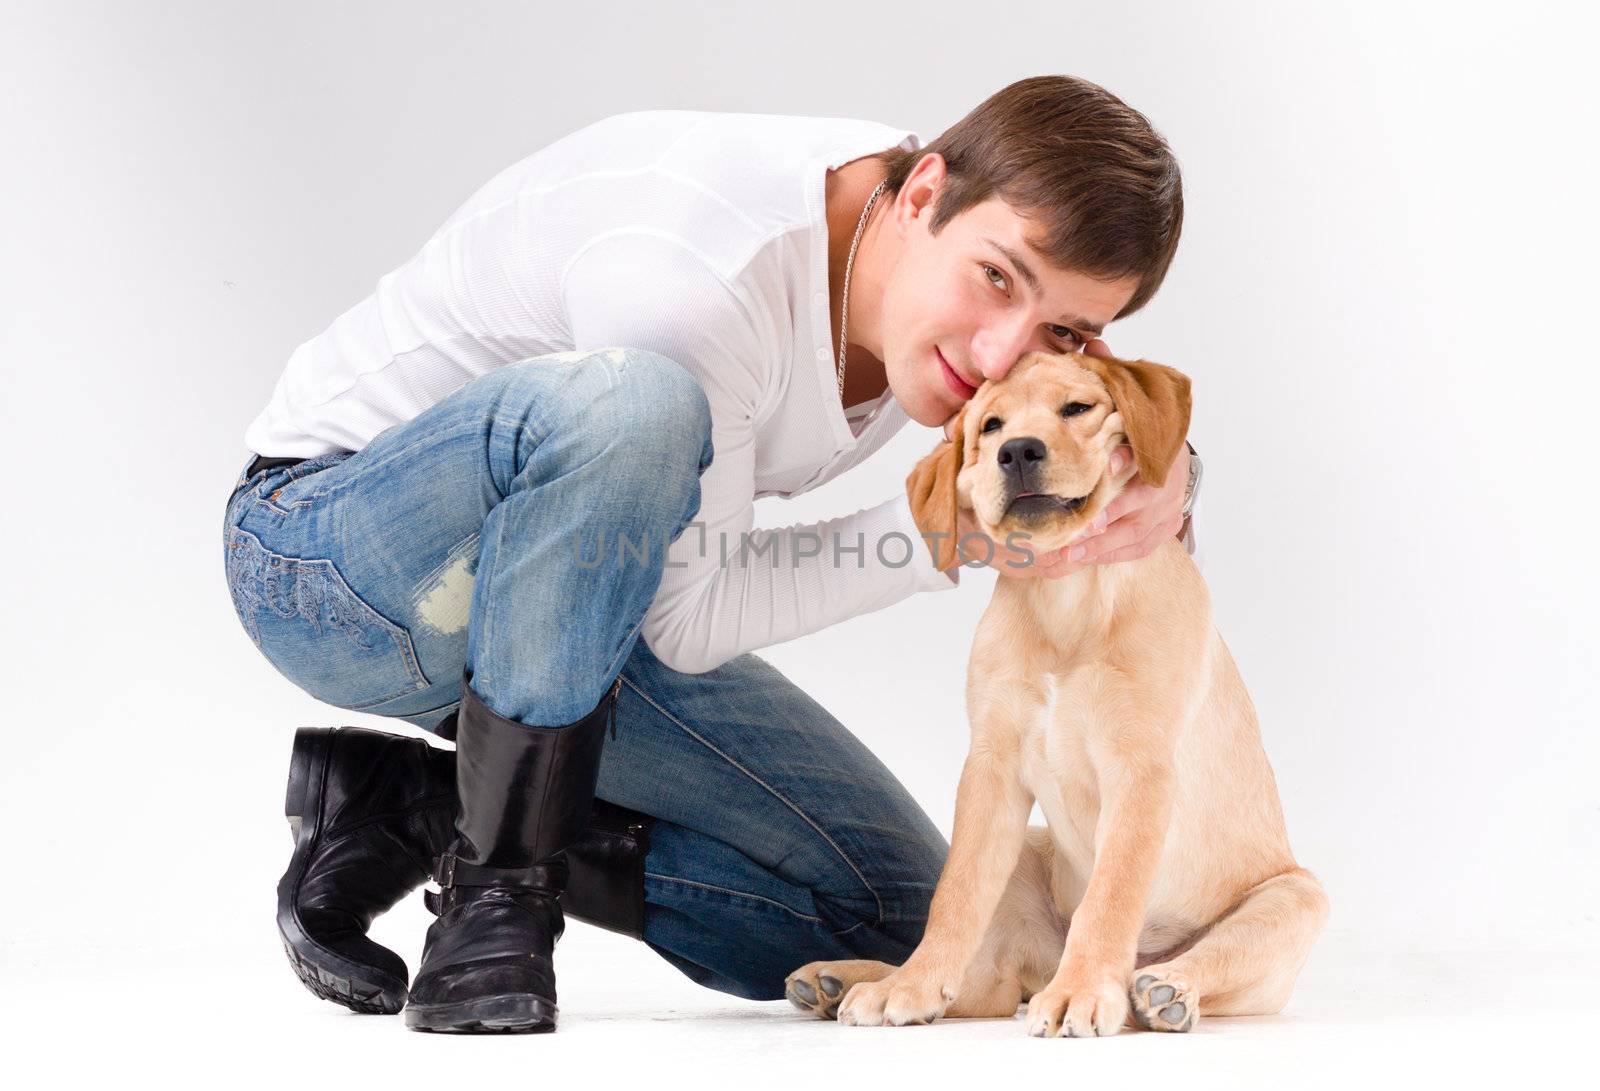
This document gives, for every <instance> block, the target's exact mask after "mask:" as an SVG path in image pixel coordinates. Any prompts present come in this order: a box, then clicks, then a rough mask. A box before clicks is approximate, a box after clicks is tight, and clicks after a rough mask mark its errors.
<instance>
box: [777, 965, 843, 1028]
mask: <svg viewBox="0 0 1600 1091" xmlns="http://www.w3.org/2000/svg"><path fill="white" fill-rule="evenodd" d="M832 969H833V964H832V963H830V962H808V963H807V964H806V965H804V966H802V967H800V968H799V969H798V970H796V971H795V972H794V973H792V974H790V975H789V976H788V978H787V979H786V980H785V981H784V984H783V995H784V996H786V997H788V998H789V1003H791V1004H793V1005H794V1006H795V1007H797V1008H799V1009H800V1010H801V1011H807V1012H810V1013H811V1014H812V1015H815V1016H816V1017H817V1018H818V1019H832V1018H834V1017H835V1016H836V1015H838V1014H839V1002H840V1001H841V1000H843V999H844V994H845V978H844V977H843V976H841V974H839V973H830V972H829V971H830V970H832Z"/></svg>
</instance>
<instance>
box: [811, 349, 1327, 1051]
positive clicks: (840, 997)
mask: <svg viewBox="0 0 1600 1091" xmlns="http://www.w3.org/2000/svg"><path fill="white" fill-rule="evenodd" d="M1188 427H1189V380H1188V379H1187V378H1186V377H1185V376H1184V375H1182V374H1181V373H1179V372H1177V371H1174V370H1173V369H1171V368H1168V367H1163V366H1162V365H1160V364H1153V363H1148V362H1145V361H1136V362H1128V361H1121V360H1104V359H1097V358H1094V357H1088V356H1058V355H1050V354H1046V353H1038V352H1035V353H1030V354H1028V355H1027V356H1025V357H1023V358H1022V359H1021V360H1020V361H1018V363H1017V365H1016V367H1014V368H1013V369H1012V370H1011V372H1010V373H1009V374H1008V375H1007V376H1006V378H1005V379H1004V380H1002V381H1000V382H994V383H986V384H984V387H983V389H981V390H980V391H979V392H978V393H977V394H976V395H975V396H974V397H973V398H972V400H971V401H970V402H969V403H968V404H967V408H966V410H965V411H964V412H963V413H962V415H961V417H960V418H959V420H958V422H957V426H956V428H955V430H954V435H953V436H952V438H951V439H950V440H947V441H945V442H944V443H941V444H940V445H939V446H938V447H937V448H935V449H934V451H933V452H932V453H931V454H929V455H928V456H927V457H926V458H924V459H923V460H922V461H921V462H920V463H919V464H918V465H917V467H916V469H915V470H913V471H912V473H911V475H910V477H908V478H907V488H908V490H909V493H910V496H911V502H912V510H913V512H914V513H915V515H916V520H917V523H918V525H919V526H920V527H921V528H922V529H923V530H924V532H928V533H931V532H933V531H935V530H939V531H942V532H945V533H946V534H947V536H946V537H945V538H944V539H943V540H942V541H941V542H940V550H939V554H938V564H939V567H941V568H947V567H949V566H950V565H951V564H954V563H956V562H957V561H958V560H960V559H961V558H960V557H959V556H958V555H957V554H956V552H955V549H954V546H953V539H954V532H955V528H956V510H957V507H958V506H960V507H966V508H970V509H971V510H972V512H973V513H974V515H975V518H976V521H977V523H978V524H979V526H981V527H982V529H983V531H984V532H985V533H986V534H988V535H989V536H990V537H991V538H994V539H996V540H997V541H1004V540H1005V538H1006V535H1007V534H1009V533H1012V532H1014V531H1021V532H1026V533H1027V535H1028V536H1029V539H1028V540H1029V544H1030V546H1031V548H1033V549H1034V550H1035V551H1036V552H1039V553H1043V552H1045V551H1048V550H1052V549H1058V548H1060V547H1061V546H1062V545H1064V544H1066V543H1067V542H1070V541H1071V540H1072V539H1074V538H1075V537H1077V536H1079V535H1080V534H1082V533H1083V531H1084V529H1085V528H1086V527H1087V526H1088V524H1089V523H1090V521H1091V520H1093V519H1094V517H1095V515H1096V514H1097V513H1099V512H1100V511H1101V510H1102V509H1104V508H1105V506H1106V505H1107V504H1109V503H1110V502H1111V500H1112V499H1113V498H1114V497H1115V496H1116V495H1117V493H1118V492H1119V491H1120V490H1121V489H1122V487H1123V486H1124V485H1125V484H1126V483H1127V481H1128V480H1130V479H1131V477H1132V476H1133V475H1134V474H1135V473H1137V474H1138V476H1139V477H1140V478H1142V479H1143V480H1145V481H1146V482H1149V483H1151V484H1154V485H1160V484H1161V482H1162V481H1163V480H1164V479H1165V477H1166V474H1167V471H1168V469H1169V467H1170V466H1171V465H1172V462H1173V460H1174V459H1175V458H1176V456H1177V453H1178V449H1179V447H1180V446H1181V445H1182V443H1183V439H1184V436H1185V434H1186V433H1187V432H1188ZM1124 438H1126V439H1127V441H1128V443H1129V445H1130V446H1131V447H1132V449H1133V455H1134V465H1133V466H1132V467H1130V468H1129V469H1127V470H1125V471H1124V472H1123V473H1122V474H1121V475H1120V476H1119V477H1118V478H1115V479H1113V478H1112V477H1111V476H1110V474H1109V473H1108V465H1109V461H1110V457H1111V453H1112V451H1113V450H1114V449H1115V448H1116V447H1117V445H1118V444H1119V443H1120V442H1121V441H1122V440H1123V439H1124ZM969 556H970V554H969ZM997 572H998V573H999V575H1000V578H999V579H998V580H997V581H996V584H995V590H994V596H993V598H992V599H991V601H990V603H989V607H988V609H987V610H986V611H985V613H984V615H983V620H982V621H981V623H980V624H979V626H978V631H977V635H976V638H975V640H974V642H973V646H972V654H971V657H970V659H969V661H968V668H967V716H968V718H969V720H970V722H971V726H972V746H971V751H970V753H969V754H968V756H967V760H966V765H965V767H964V768H963V769H962V772H961V782H960V786H959V788H958V790H957V795H956V817H955V830H954V836H953V837H952V839H951V845H950V856H949V859H948V860H947V861H946V863H945V867H944V871H943V873H942V874H941V875H940V877H939V885H938V888H937V890H936V891H935V893H934V897H933V904H932V908H931V910H930V913H929V920H928V927H927V931H926V933H925V934H924V936H923V939H922V943H921V944H920V945H919V946H918V947H917V949H916V951H914V952H913V953H912V955H911V957H910V959H909V960H908V961H907V962H906V964H905V965H904V966H901V967H898V968H896V967H893V966H889V965H886V964H884V963H881V962H867V961H849V962H814V963H811V964H809V965H806V966H802V967H801V968H800V969H798V970H796V971H795V972H794V973H793V974H791V975H790V977H789V983H788V984H789V988H788V993H789V998H790V999H791V1000H792V1001H793V1002H794V1003H796V1004H798V1005H799V1006H801V1007H803V1008H806V1009H808V1010H811V1011H814V1012H816V1013H817V1014H819V1015H822V1016H824V1017H831V1016H833V1015H835V1014H836V1015H837V1017H838V1019H839V1021H840V1022H843V1023H847V1024H854V1025H859V1026H876V1025H880V1024H884V1023H889V1024H894V1025H904V1024H908V1023H926V1022H929V1021H931V1020H933V1019H935V1018H938V1017H939V1016H942V1015H943V1016H991V1017H992V1016H1004V1017H1007V1018H1009V1017H1011V1016H1012V1015H1014V1014H1016V1010H1017V1006H1018V1004H1019V1003H1020V1002H1021V1001H1023V1000H1028V1011H1027V1029H1028V1033H1029V1034H1032V1035H1035V1036H1039V1037H1050V1036H1055V1035H1064V1036H1067V1037H1087V1036H1089V1035H1106V1034H1115V1033H1116V1032H1117V1031H1118V1030H1119V1029H1120V1028H1121V1027H1122V1026H1123V1024H1124V1022H1125V1021H1126V1020H1128V1019H1129V1018H1130V1016H1131V1018H1132V1019H1133V1020H1134V1021H1135V1022H1137V1024H1138V1025H1139V1026H1142V1027H1145V1028H1147V1029H1150V1030H1167V1031H1187V1030H1190V1029H1192V1028H1193V1027H1194V1025H1195V1022H1196V1020H1197V1019H1198V1018H1199V1016H1200V1011H1201V1009H1202V1008H1204V1009H1205V1011H1206V1012H1207V1013H1208V1014H1211V1015H1255V1014H1266V1013H1271V1012H1276V1011H1278V1010H1279V1009H1281V1008H1282V1007H1283V1005H1284V1003H1285V1002H1286V1001H1287V1000H1288V998H1289V993H1290V991H1291V989H1292V988H1293V987H1294V982H1295V978H1296V977H1297V976H1298V974H1299V972H1300V968H1301V966H1302V965H1304V963H1305V960H1306V956H1307V954H1308V953H1309V951H1310V949H1311V945H1312V943H1313V942H1314V941H1315V940H1316V938H1317V936H1318V935H1319V934H1320V933H1321V931H1322V926H1323V922H1324V920H1325V919H1326V916H1327V900H1326V897H1325V896H1324V894H1323V892H1322V887H1321V886H1320V885H1319V884H1318V882H1317V880H1316V878H1315V876H1313V875H1312V874H1311V873H1310V872H1308V871H1306V870H1304V869H1303V868H1300V867H1297V866H1296V864H1295V860H1294V856H1293V854H1292V853H1291V852H1290V851H1289V840H1288V837H1287V835H1286V833H1285V831H1284V824H1283V811H1282V808H1281V806H1280V804H1279V802H1278V793H1277V788H1276V785H1275V784H1274V781H1273V776H1272V769H1271V767H1270V766H1269V765H1268V764H1267V757H1266V754H1265V753H1264V752H1263V751H1262V748H1261V739H1260V734H1259V731H1258V728H1257V724H1256V714H1255V709H1254V707H1253V706H1252V705H1251V703H1250V697H1249V695H1248V694H1247V693H1246V692H1245V687H1244V683H1243V682H1242V681H1241V680H1240V677H1239V672H1238V669H1237V668H1236V667H1235V666H1234V662H1233V657H1232V656H1231V655H1229V653H1228V648H1227V646H1226V645H1225V644H1223V642H1222V637H1221V636H1220V635H1218V633H1217V630H1216V628H1215V626H1214V625H1213V624H1212V620H1211V606H1210V596H1209V594H1208V592H1207V590H1206V585H1205V582H1204V580H1203V579H1202V578H1201V576H1200V572H1199V570H1198V569H1197V568H1196V567H1195V566H1194V563H1193V561H1191V560H1190V558H1189V555H1188V554H1187V553H1186V552H1184V549H1183V547H1182V545H1181V544H1180V543H1179V542H1178V541H1177V540H1175V539H1169V540H1168V541H1167V542H1165V543H1164V544H1162V545H1161V546H1160V547H1158V548H1157V549H1156V550H1155V552H1153V553H1151V554H1150V555H1149V556H1148V557H1145V558H1143V559H1142V560H1137V561H1126V562H1122V563H1119V564H1110V565H1091V566H1088V567H1086V568H1084V569H1082V570H1080V571H1078V572H1075V573H1073V574H1071V575H1069V576H1064V577H1061V578H1059V579H1053V580H1050V579H1011V578H1007V576H1006V569H1005V567H1004V566H1001V567H999V568H997ZM1035 801H1037V802H1038V803H1039V806H1040V809H1041V810H1042V811H1043V813H1044V816H1045V820H1046V822H1047V823H1048V829H1040V828H1038V827H1031V828H1030V827H1029V826H1028V815H1029V813H1030V811H1031V809H1032V806H1033V803H1034V802H1035Z"/></svg>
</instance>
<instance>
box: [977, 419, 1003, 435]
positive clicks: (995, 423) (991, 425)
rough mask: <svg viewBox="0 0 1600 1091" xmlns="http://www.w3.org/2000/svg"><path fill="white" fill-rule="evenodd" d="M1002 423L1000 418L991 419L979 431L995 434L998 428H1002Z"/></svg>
mask: <svg viewBox="0 0 1600 1091" xmlns="http://www.w3.org/2000/svg"><path fill="white" fill-rule="evenodd" d="M1000 423H1001V422H1000V418H999V417H990V418H989V419H988V420H986V421H984V422H983V427H982V428H981V429H979V431H980V432H993V431H994V430H995V429H996V428H999V427H1000Z"/></svg>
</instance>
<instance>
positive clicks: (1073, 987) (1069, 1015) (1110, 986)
mask: <svg viewBox="0 0 1600 1091" xmlns="http://www.w3.org/2000/svg"><path fill="white" fill-rule="evenodd" d="M1127 1018H1128V990H1127V987H1126V986H1125V985H1124V984H1123V983H1122V982H1121V981H1119V980H1117V979H1116V978H1115V977H1111V976H1103V977H1099V978H1091V979H1088V980H1085V981H1082V982H1078V981H1067V982H1061V983H1058V982H1055V981H1052V982H1051V983H1050V984H1049V985H1047V986H1045V988H1044V989H1043V990H1042V991H1040V992H1038V993H1035V994H1034V997H1033V999H1032V1000H1029V1001H1028V1017H1027V1023H1028V1033H1029V1034H1031V1035H1033V1036H1034V1037H1035V1038H1105V1037H1109V1036H1110V1035H1113V1034H1115V1033H1117V1031H1119V1030H1121V1029H1122V1024H1123V1023H1124V1022H1125V1021H1126V1020H1127Z"/></svg>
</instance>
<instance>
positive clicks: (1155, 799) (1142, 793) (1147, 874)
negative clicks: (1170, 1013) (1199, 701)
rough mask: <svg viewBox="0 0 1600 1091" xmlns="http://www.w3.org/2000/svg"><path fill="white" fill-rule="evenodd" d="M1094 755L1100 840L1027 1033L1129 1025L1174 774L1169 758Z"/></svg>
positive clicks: (1109, 1030)
mask: <svg viewBox="0 0 1600 1091" xmlns="http://www.w3.org/2000/svg"><path fill="white" fill-rule="evenodd" d="M1094 749H1097V748H1093V747H1092V748H1091V752H1092V753H1093V750H1094ZM1093 758H1094V762H1095V765H1096V766H1097V769H1098V772H1099V776H1098V778H1097V779H1098V780H1099V782H1100V793H1101V795H1100V798H1101V808H1100V816H1099V820H1098V823H1097V831H1096V840H1097V841H1098V842H1099V845H1098V848H1097V850H1096V852H1095V861H1094V867H1093V869H1092V870H1091V872H1090V874H1089V885H1088V887H1087V888H1086V889H1085V891H1084V894H1083V899H1082V901H1080V902H1079V903H1078V908H1077V909H1076V910H1074V911H1073V913H1072V920H1071V922H1070V924H1069V925H1068V928H1067V945H1066V949H1065V951H1063V953H1062V956H1061V964H1060V966H1059V967H1058V968H1057V970H1056V973H1055V976H1054V977H1053V978H1052V979H1051V981H1050V984H1048V985H1046V986H1045V987H1044V989H1043V990H1041V991H1040V992H1038V993H1037V994H1035V995H1034V997H1033V999H1032V1000H1030V1001H1029V1002H1028V1033H1029V1034H1031V1035H1033V1036H1034V1037H1036V1038H1050V1037H1055V1036H1057V1035H1064V1036H1066V1037H1069V1038H1087V1037H1093V1036H1096V1035H1102V1036H1103V1035H1109V1034H1115V1033H1117V1031H1119V1030H1121V1029H1122V1024H1123V1021H1124V1020H1126V1019H1127V1017H1128V978H1129V975H1130V974H1131V973H1132V972H1133V966H1134V959H1135V958H1136V956H1137V953H1138V943H1139V932H1140V930H1141V929H1142V928H1143V927H1144V914H1145V904H1146V902H1147V901H1148V900H1149V896H1150V888H1151V885H1152V884H1153V883H1154V881H1155V875H1156V868H1157V866H1158V865H1159V863H1160V860H1161V847H1162V844H1163V842H1164V841H1165V840H1166V831H1167V824H1168V822H1169V821H1170V820H1171V817H1172V808H1173V790H1174V784H1175V780H1174V776H1173V773H1172V768H1171V762H1170V760H1168V759H1167V758H1166V757H1157V756H1153V755H1151V754H1149V753H1141V754H1129V753H1127V752H1117V750H1116V749H1114V748H1111V747H1107V748H1105V749H1101V751H1100V753H1098V754H1093Z"/></svg>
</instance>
